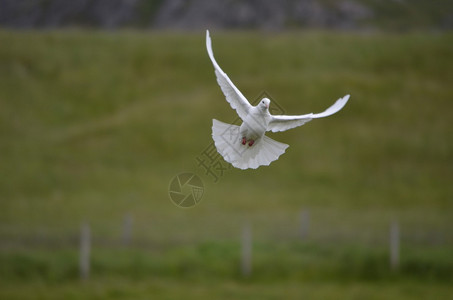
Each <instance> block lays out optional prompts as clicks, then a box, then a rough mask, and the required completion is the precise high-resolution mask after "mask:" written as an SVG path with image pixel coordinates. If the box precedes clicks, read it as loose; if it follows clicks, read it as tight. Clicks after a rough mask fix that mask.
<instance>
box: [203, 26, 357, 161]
mask: <svg viewBox="0 0 453 300" xmlns="http://www.w3.org/2000/svg"><path fill="white" fill-rule="evenodd" d="M206 48H207V50H208V54H209V58H210V59H211V61H212V64H213V65H214V69H215V75H216V77H217V82H218V84H219V85H220V88H221V90H222V92H223V94H224V95H225V97H226V100H227V101H228V102H229V103H230V105H231V107H232V108H233V109H235V110H236V112H237V114H238V115H239V117H240V118H241V120H242V124H241V126H236V125H233V124H226V123H223V122H220V121H218V120H216V119H213V120H212V121H213V124H212V138H213V140H214V144H215V146H216V148H217V151H218V152H219V153H220V154H221V155H222V156H223V158H224V159H225V160H226V161H227V162H229V163H231V164H232V165H233V166H234V167H236V168H239V169H243V170H245V169H249V168H252V169H256V168H258V167H259V166H268V165H269V164H270V163H271V162H273V161H274V160H277V159H278V158H279V157H280V155H282V154H283V153H285V150H286V148H288V147H289V145H287V144H283V143H280V142H277V141H275V140H273V139H271V138H269V137H267V136H266V135H265V133H266V132H267V131H272V132H278V131H285V130H288V129H291V128H295V127H298V126H301V125H304V124H305V123H307V122H309V121H311V120H312V119H317V118H323V117H327V116H330V115H333V114H334V113H336V112H338V111H339V110H341V109H342V108H343V107H344V106H345V105H346V103H347V102H348V99H349V95H346V96H344V97H343V98H340V99H338V100H337V101H336V102H335V103H334V104H333V105H332V106H331V107H329V108H328V109H326V110H325V111H324V112H322V113H318V114H313V113H310V114H305V115H298V116H285V115H271V114H270V113H269V105H270V102H271V101H270V100H269V99H268V98H263V99H261V101H260V102H259V103H258V105H256V106H253V105H251V104H250V102H249V101H248V100H247V99H246V98H245V97H244V95H243V94H242V93H241V92H240V91H239V89H238V88H237V87H236V86H235V85H234V84H233V82H232V81H231V80H230V78H229V77H228V75H227V74H226V73H225V72H223V71H222V69H221V68H220V66H219V65H218V64H217V62H216V60H215V58H214V54H213V52H212V46H211V38H210V36H209V30H206Z"/></svg>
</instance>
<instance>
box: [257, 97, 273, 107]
mask: <svg viewBox="0 0 453 300" xmlns="http://www.w3.org/2000/svg"><path fill="white" fill-rule="evenodd" d="M270 104H271V100H269V99H268V98H263V99H261V101H260V104H258V106H259V107H261V108H262V109H264V110H268V109H269V105H270Z"/></svg>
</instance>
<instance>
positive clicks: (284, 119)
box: [267, 95, 349, 132]
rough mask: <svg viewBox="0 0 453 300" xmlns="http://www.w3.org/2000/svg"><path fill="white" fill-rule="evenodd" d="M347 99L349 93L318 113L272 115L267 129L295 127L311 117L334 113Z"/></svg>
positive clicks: (274, 130)
mask: <svg viewBox="0 0 453 300" xmlns="http://www.w3.org/2000/svg"><path fill="white" fill-rule="evenodd" d="M348 100H349V95H346V96H344V97H343V98H340V99H338V100H337V101H336V102H335V103H334V104H333V105H332V106H331V107H329V108H328V109H326V110H325V111H323V112H322V113H319V114H313V113H311V114H306V115H300V116H283V115H276V116H272V119H271V121H270V122H269V125H268V129H267V130H268V131H272V132H278V131H285V130H288V129H291V128H295V127H298V126H301V125H304V124H305V123H307V122H309V121H311V120H312V119H317V118H324V117H327V116H330V115H333V114H334V113H336V112H338V111H339V110H340V109H342V108H343V106H345V105H346V102H348Z"/></svg>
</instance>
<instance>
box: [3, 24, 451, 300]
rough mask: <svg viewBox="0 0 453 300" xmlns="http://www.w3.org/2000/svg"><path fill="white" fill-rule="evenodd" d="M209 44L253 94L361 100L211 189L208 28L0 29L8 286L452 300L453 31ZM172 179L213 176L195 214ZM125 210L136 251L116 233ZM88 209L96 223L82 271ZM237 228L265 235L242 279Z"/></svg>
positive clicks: (74, 294) (257, 36) (14, 292)
mask: <svg viewBox="0 0 453 300" xmlns="http://www.w3.org/2000/svg"><path fill="white" fill-rule="evenodd" d="M211 37H212V39H213V47H214V53H215V55H216V58H217V61H218V62H219V64H220V65H221V66H222V67H223V69H224V71H225V72H226V73H228V74H229V76H230V78H231V79H232V80H233V82H235V83H236V85H237V86H238V88H239V89H241V91H242V92H243V93H244V95H245V96H246V97H248V98H249V99H250V100H251V101H253V100H254V99H255V98H256V97H258V96H259V95H260V94H261V93H262V92H266V93H267V94H268V95H270V96H271V98H272V100H273V103H277V104H278V105H279V106H280V107H281V108H282V109H283V110H284V111H285V112H286V113H289V114H303V113H309V112H320V111H323V110H324V109H325V108H327V107H328V106H329V105H331V104H332V103H333V102H334V101H335V100H336V99H338V98H339V97H342V96H343V95H345V94H351V99H350V102H349V103H348V104H347V106H346V107H345V108H344V109H343V110H342V111H341V112H340V113H338V114H336V115H334V116H332V117H329V118H326V119H322V120H314V121H312V122H310V123H308V124H306V125H304V126H303V127H300V128H297V129H294V130H291V131H288V132H284V133H279V134H270V136H271V137H272V138H274V139H276V140H278V141H280V142H284V143H287V144H289V145H290V148H288V150H287V153H285V154H284V155H283V156H281V157H280V159H279V160H278V161H276V162H274V163H272V164H271V166H270V167H262V168H259V169H258V170H247V171H240V170H227V171H225V173H224V174H223V176H219V178H218V181H217V182H214V179H213V177H212V176H209V175H206V173H205V170H204V169H203V168H202V167H200V166H198V164H197V160H196V158H197V157H200V156H201V155H202V153H203V150H204V149H206V147H207V146H208V145H209V144H210V143H211V137H210V135H211V132H210V131H211V124H212V123H211V122H212V119H213V118H216V119H219V120H222V121H225V122H232V121H234V119H235V118H236V115H235V112H234V111H232V110H231V109H230V107H229V105H228V104H227V103H226V101H225V100H224V97H223V95H222V94H221V91H220V89H219V87H218V86H217V83H216V80H215V76H214V73H213V68H212V65H211V64H210V61H209V59H208V56H207V54H206V51H205V44H204V43H205V41H204V32H200V33H188V34H178V33H160V32H127V31H124V32H82V31H56V32H33V31H30V32H27V31H0V157H1V158H0V170H1V172H0V242H1V243H0V262H1V263H0V298H2V299H40V298H45V299H49V298H50V299H52V298H55V299H61V298H74V299H100V298H102V299H115V298H131V299H137V298H139V299H140V298H144V299H147V298H151V297H154V298H161V299H177V298H183V297H184V298H185V299H200V298H208V299H231V298H246V299H280V298H288V299H296V298H297V299H300V298H301V297H304V296H305V297H306V298H309V299H340V298H344V299H363V298H366V299H383V298H386V299H389V298H392V299H427V298H430V299H451V297H452V296H451V295H452V294H453V288H452V287H451V286H452V284H451V283H452V282H453V256H452V254H451V253H453V251H452V250H453V231H452V228H453V187H452V184H451V182H452V179H453V138H452V137H453V121H452V118H451V113H452V111H453V101H452V99H453V88H452V87H451V83H452V82H453V72H452V70H453V35H451V34H427V33H411V34H372V35H367V34H359V33H356V34H353V33H340V32H289V33H280V34H273V33H259V32H231V33H227V32H216V31H213V32H211ZM272 105H273V104H271V106H272ZM181 172H193V173H197V174H198V175H199V176H200V177H201V178H202V180H203V182H204V185H205V193H204V196H203V200H202V202H201V203H200V204H199V205H198V206H196V207H194V208H192V209H180V208H178V207H176V206H175V205H173V204H172V203H171V201H170V199H169V197H168V186H169V182H170V180H171V179H172V178H173V177H174V176H175V175H177V174H179V173H181ZM301 210H305V211H309V213H310V227H309V233H308V236H307V237H306V238H305V239H301V238H300V237H299V214H300V211H301ZM126 214H129V215H131V216H133V238H132V242H131V245H130V246H129V247H124V246H121V244H120V243H119V240H120V239H121V230H122V229H121V224H122V221H123V218H124V216H125V215H126ZM394 220H397V221H398V222H399V224H400V228H401V237H402V240H401V264H400V268H399V270H397V271H393V272H392V271H391V270H390V268H389V265H388V260H389V259H388V255H389V254H388V250H387V248H388V246H387V240H388V228H389V224H390V222H392V221H394ZM81 222H89V223H90V225H91V228H92V235H93V249H92V274H91V275H92V276H91V278H90V279H89V280H88V281H87V282H81V281H80V280H79V279H78V261H77V259H78V252H77V234H78V230H79V226H80V224H81ZM243 224H251V225H252V229H253V238H254V245H253V259H254V260H253V273H252V275H251V277H250V278H245V279H244V278H242V277H241V275H240V272H239V260H240V245H239V241H240V232H241V228H242V226H243Z"/></svg>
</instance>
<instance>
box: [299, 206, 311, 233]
mask: <svg viewBox="0 0 453 300" xmlns="http://www.w3.org/2000/svg"><path fill="white" fill-rule="evenodd" d="M309 226H310V214H309V212H308V210H302V211H301V212H300V238H301V239H306V238H307V236H308V229H309Z"/></svg>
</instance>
